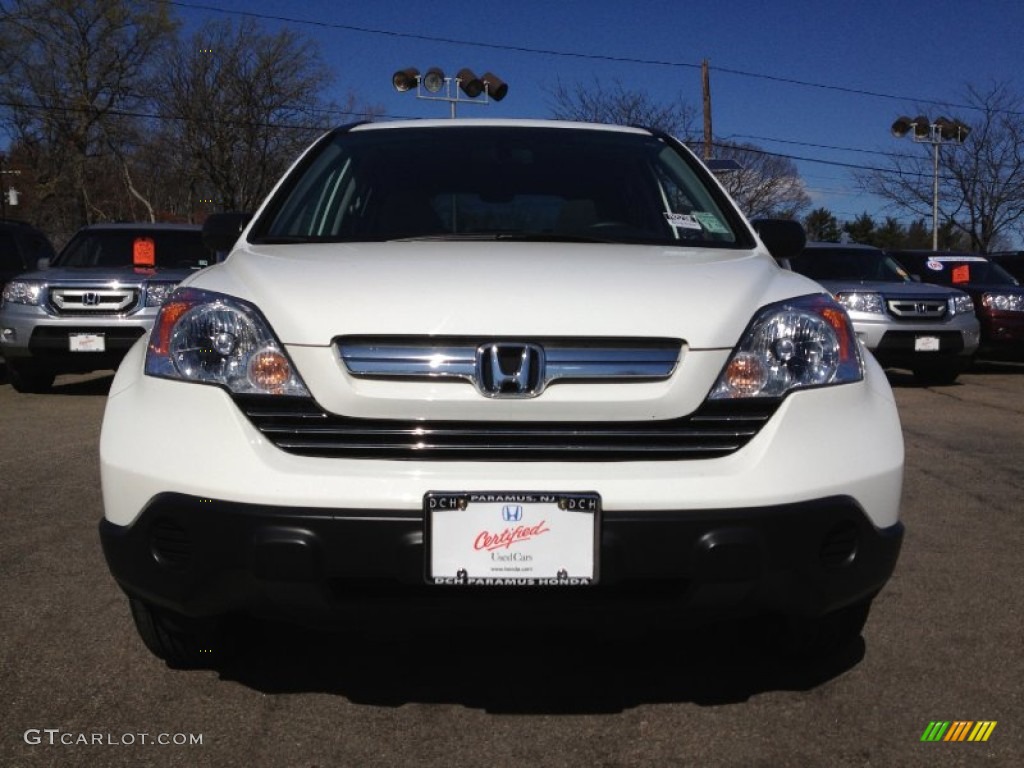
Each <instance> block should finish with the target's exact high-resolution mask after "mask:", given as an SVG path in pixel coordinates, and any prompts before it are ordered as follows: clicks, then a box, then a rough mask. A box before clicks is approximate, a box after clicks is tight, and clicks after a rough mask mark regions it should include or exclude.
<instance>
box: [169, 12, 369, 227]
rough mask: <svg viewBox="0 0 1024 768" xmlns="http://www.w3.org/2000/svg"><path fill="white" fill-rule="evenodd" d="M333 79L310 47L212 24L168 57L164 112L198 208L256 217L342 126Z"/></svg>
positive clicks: (252, 27) (283, 35) (244, 27)
mask: <svg viewBox="0 0 1024 768" xmlns="http://www.w3.org/2000/svg"><path fill="white" fill-rule="evenodd" d="M331 79H332V76H331V73H330V72H329V71H328V70H327V69H326V68H325V67H324V66H323V65H322V64H321V63H320V59H319V57H318V55H317V54H316V49H315V48H314V47H313V46H312V45H311V44H310V43H309V41H307V40H306V39H305V38H303V37H302V36H300V35H298V34H297V33H295V32H292V31H289V30H282V31H279V32H276V33H268V32H264V31H261V29H260V28H259V27H258V26H257V25H256V24H255V23H254V22H253V21H251V20H245V21H242V22H241V23H240V24H238V25H237V26H235V25H234V24H233V23H231V22H229V21H217V22H212V23H209V24H207V25H205V26H204V27H203V28H201V29H200V30H199V31H198V32H197V33H196V34H195V35H194V36H193V37H192V39H191V40H190V41H189V42H188V43H186V44H185V45H183V46H182V47H181V48H179V49H178V50H176V51H174V52H173V53H172V54H171V55H169V56H168V57H167V59H166V64H165V67H164V74H163V76H162V84H161V89H160V93H161V96H160V104H161V106H160V110H161V114H162V115H163V116H164V117H165V118H166V126H167V131H168V133H169V136H168V138H169V139H170V140H172V141H173V142H174V145H175V146H177V147H178V148H179V149H180V150H181V152H182V157H181V159H180V163H181V164H180V168H179V171H180V173H181V174H182V175H183V177H184V178H185V179H186V185H187V187H188V189H189V190H190V195H191V197H192V199H193V202H194V203H199V202H201V201H202V202H205V203H206V206H207V207H214V208H221V209H224V210H252V209H253V208H254V207H255V206H256V204H257V203H258V202H259V201H260V200H261V199H262V198H263V196H264V195H265V194H266V193H267V192H268V191H269V189H270V186H271V185H272V184H273V183H274V182H275V181H276V180H277V178H278V177H279V176H280V175H281V174H282V172H283V171H284V170H285V169H286V168H287V166H288V165H289V164H290V163H291V162H292V161H293V160H294V159H295V157H296V156H297V155H298V153H299V152H300V151H301V150H302V149H303V148H304V147H305V146H306V145H307V144H308V143H309V142H310V140H311V139H312V138H314V137H315V136H316V134H317V133H318V132H321V131H323V130H324V129H325V128H327V127H328V126H329V125H330V124H331V123H332V122H334V121H333V120H332V115H334V114H336V112H335V111H334V110H335V109H336V108H335V107H334V105H332V104H327V103H325V102H324V101H323V100H322V99H321V97H320V94H321V93H322V92H323V91H324V90H325V89H326V87H327V85H328V84H329V82H330V81H331ZM350 101H351V102H353V103H354V99H350Z"/></svg>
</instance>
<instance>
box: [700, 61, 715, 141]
mask: <svg viewBox="0 0 1024 768" xmlns="http://www.w3.org/2000/svg"><path fill="white" fill-rule="evenodd" d="M700 74H701V80H702V83H703V93H704V159H705V160H710V159H711V144H712V138H711V136H712V134H711V71H710V67H709V66H708V60H707V59H704V62H703V63H702V64H701V67H700Z"/></svg>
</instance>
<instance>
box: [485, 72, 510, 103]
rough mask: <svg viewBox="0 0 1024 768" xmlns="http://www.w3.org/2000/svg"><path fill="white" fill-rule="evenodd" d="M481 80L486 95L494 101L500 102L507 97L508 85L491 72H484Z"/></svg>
mask: <svg viewBox="0 0 1024 768" xmlns="http://www.w3.org/2000/svg"><path fill="white" fill-rule="evenodd" d="M481 79H482V80H483V81H484V85H485V86H486V87H487V93H488V95H489V96H490V97H491V98H492V99H494V100H495V101H501V100H502V99H504V98H505V97H506V96H507V95H508V83H506V82H505V81H504V80H502V79H501V78H500V77H498V76H497V75H496V74H494V73H493V72H484V76H483V77H482V78H481Z"/></svg>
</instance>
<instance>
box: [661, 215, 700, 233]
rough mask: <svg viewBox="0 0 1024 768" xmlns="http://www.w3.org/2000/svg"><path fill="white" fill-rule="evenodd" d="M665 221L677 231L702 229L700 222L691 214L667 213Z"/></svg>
mask: <svg viewBox="0 0 1024 768" xmlns="http://www.w3.org/2000/svg"><path fill="white" fill-rule="evenodd" d="M665 221H667V222H668V223H669V226H672V227H675V228H676V229H700V222H698V221H697V220H696V219H695V218H694V217H693V216H692V215H690V214H689V213H669V212H668V211H666V212H665Z"/></svg>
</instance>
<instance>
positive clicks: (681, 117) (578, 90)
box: [548, 78, 697, 141]
mask: <svg viewBox="0 0 1024 768" xmlns="http://www.w3.org/2000/svg"><path fill="white" fill-rule="evenodd" d="M548 95H549V96H550V97H551V100H552V101H551V104H550V107H551V114H552V116H553V117H555V118H556V119H558V120H577V121H580V122H584V123H611V124H613V125H642V126H644V127H645V128H653V129H655V130H659V131H664V132H665V133H668V134H671V135H672V136H675V137H676V138H678V139H680V140H681V141H687V140H689V139H690V138H692V137H693V135H694V132H693V123H694V120H695V118H696V114H697V113H696V110H695V109H694V108H693V107H692V106H690V105H689V104H687V103H686V102H684V101H683V100H682V98H681V97H677V98H675V99H673V100H671V101H668V102H659V101H657V100H655V99H654V98H652V97H651V96H650V95H649V94H648V93H647V92H646V91H644V90H642V89H632V90H631V89H627V88H625V87H624V86H623V85H622V83H621V82H619V81H618V80H614V81H612V82H611V83H610V84H608V85H606V84H604V83H602V82H601V81H600V80H598V79H596V78H595V79H594V80H593V82H592V83H591V84H590V85H586V84H584V83H576V84H575V85H572V86H568V85H566V84H564V83H563V82H562V81H561V80H559V81H558V82H556V83H555V85H554V86H553V87H551V88H550V89H549V90H548Z"/></svg>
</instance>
